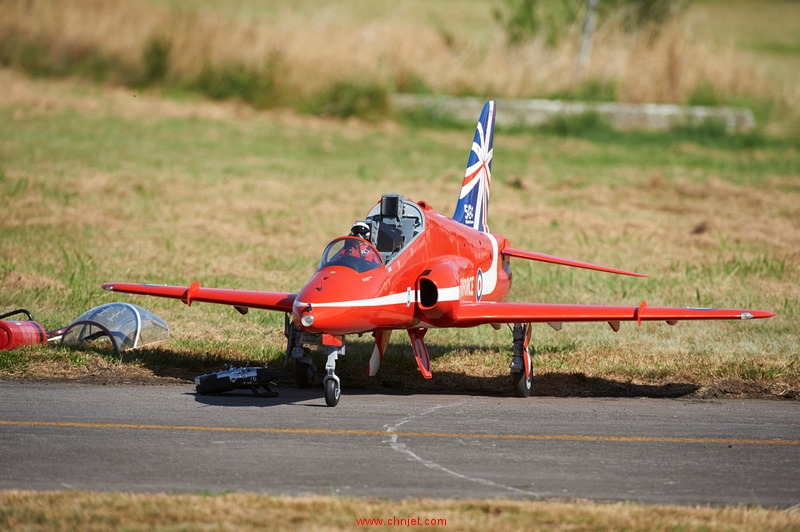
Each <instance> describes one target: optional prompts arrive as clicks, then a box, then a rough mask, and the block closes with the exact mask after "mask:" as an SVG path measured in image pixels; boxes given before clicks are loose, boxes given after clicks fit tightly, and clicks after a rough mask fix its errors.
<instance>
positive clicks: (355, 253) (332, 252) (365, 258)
mask: <svg viewBox="0 0 800 532" xmlns="http://www.w3.org/2000/svg"><path fill="white" fill-rule="evenodd" d="M328 266H342V267H344V268H350V269H351V270H355V271H357V272H358V273H364V272H368V271H369V270H372V269H375V268H378V267H380V266H383V257H381V254H380V253H378V250H377V249H375V246H373V245H372V244H371V243H370V242H367V241H366V240H364V239H363V238H358V237H354V236H344V237H341V238H337V239H336V240H334V241H333V242H331V243H330V244H328V247H326V248H325V251H324V252H323V254H322V260H321V261H320V263H319V267H320V268H325V267H328Z"/></svg>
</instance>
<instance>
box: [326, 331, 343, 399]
mask: <svg viewBox="0 0 800 532" xmlns="http://www.w3.org/2000/svg"><path fill="white" fill-rule="evenodd" d="M337 343H338V344H339V345H326V346H325V352H326V353H327V354H328V361H327V362H326V363H325V371H326V373H327V375H326V376H325V378H324V379H323V380H322V385H323V386H324V387H325V404H326V405H328V406H336V405H338V404H339V397H340V396H341V395H342V386H341V383H340V382H339V377H338V376H337V375H336V373H335V371H336V360H337V359H338V358H339V355H344V341H341V342H337Z"/></svg>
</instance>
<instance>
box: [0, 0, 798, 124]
mask: <svg viewBox="0 0 800 532" xmlns="http://www.w3.org/2000/svg"><path fill="white" fill-rule="evenodd" d="M179 5H181V4H179ZM484 8H485V14H484V15H483V17H484V18H485V22H486V23H485V24H484V25H483V26H484V28H488V29H484V30H482V31H475V29H474V27H473V26H472V25H470V24H467V23H466V22H465V21H466V19H463V20H462V19H460V18H459V17H460V16H463V15H459V12H458V11H453V13H452V18H450V19H447V20H446V21H442V20H440V19H439V18H438V17H434V16H433V15H431V19H432V21H425V20H424V19H422V18H419V17H417V18H413V17H404V16H397V15H395V16H392V14H391V11H390V10H389V9H388V8H387V10H386V13H385V16H383V15H380V16H378V15H376V16H372V17H371V18H370V17H361V16H356V15H355V14H354V12H352V11H347V10H346V9H341V10H331V9H324V8H323V7H319V8H317V9H315V10H310V9H308V8H306V9H304V10H302V11H301V8H295V9H294V10H292V9H289V8H285V9H280V10H276V11H275V12H274V13H270V15H269V16H265V15H263V14H260V15H259V14H255V15H249V16H233V15H227V16H226V15H225V14H224V11H222V9H220V11H219V12H213V11H208V10H201V9H199V8H189V7H183V8H172V9H170V8H167V7H163V6H154V5H152V4H150V3H146V2H144V0H132V1H129V2H116V1H112V0H89V1H86V0H62V1H59V2H50V1H46V0H30V1H28V2H2V3H0V63H2V64H4V65H13V66H15V67H17V68H22V69H24V70H26V71H28V72H30V73H33V74H37V75H67V74H77V75H82V76H87V77H91V78H93V79H97V80H109V81H111V82H116V83H123V84H129V85H147V84H169V85H179V86H184V87H187V88H194V89H198V90H200V91H202V92H204V93H206V94H208V95H209V96H211V97H216V98H228V97H232V98H241V99H244V100H246V101H249V102H251V103H253V104H255V105H257V106H261V107H266V106H276V105H280V106H292V107H296V108H299V109H304V110H311V111H316V112H324V110H325V109H328V110H330V109H331V106H332V107H333V108H335V109H337V112H338V110H341V109H347V108H348V104H347V101H344V102H343V101H341V100H340V99H341V98H348V97H350V96H348V92H347V90H345V91H342V87H345V88H347V89H348V90H351V89H353V88H356V89H359V90H361V91H363V93H364V94H365V95H366V96H364V97H363V98H361V99H362V100H365V101H367V103H368V104H369V105H368V109H367V111H366V114H370V113H374V112H375V111H376V110H377V111H378V112H379V113H381V112H385V111H386V109H383V108H382V106H383V103H382V102H383V101H384V99H383V98H382V97H381V96H378V97H377V98H376V97H375V96H374V95H375V93H376V87H379V88H380V90H379V91H378V92H379V93H381V92H382V93H389V92H391V91H395V90H400V91H422V92H428V91H434V92H441V93H448V94H456V95H459V94H479V95H484V96H492V97H541V96H548V95H559V94H571V93H576V92H580V83H582V82H583V81H584V80H589V83H590V84H593V85H590V86H593V87H605V88H609V87H610V88H612V90H604V91H602V92H603V93H604V94H606V95H608V96H610V97H612V98H617V99H619V100H621V101H628V102H670V103H684V102H693V101H697V99H698V98H700V97H702V98H705V99H706V100H707V101H713V102H719V103H726V102H729V101H736V100H737V99H747V98H750V99H756V100H770V101H773V100H774V101H779V102H782V103H781V104H780V105H779V106H778V107H779V108H781V109H783V110H784V111H785V110H786V109H790V110H791V109H797V108H798V107H800V106H799V105H797V104H798V102H800V93H798V90H797V88H796V87H797V85H798V83H797V80H796V77H794V78H792V79H790V80H788V81H787V82H786V83H785V84H783V85H780V84H779V85H777V86H776V85H775V84H774V83H770V82H769V80H767V79H766V77H765V76H764V75H762V73H761V72H760V70H759V68H758V66H757V65H756V63H755V61H754V60H753V59H752V58H750V57H748V56H745V55H743V53H742V52H739V51H737V49H736V48H735V47H734V46H733V45H730V46H726V47H723V48H721V49H720V48H719V47H715V46H712V45H711V44H709V43H708V42H704V41H703V40H702V39H701V38H700V37H699V35H701V34H702V31H701V30H702V28H701V27H699V23H698V22H697V20H696V17H693V16H692V12H691V10H690V11H689V12H688V14H687V15H686V16H683V17H677V18H674V19H672V20H670V21H669V22H668V23H667V24H666V25H665V26H664V27H662V28H661V29H660V31H658V32H654V31H651V29H648V28H647V27H645V28H644V29H640V30H637V31H629V30H627V29H626V28H625V23H624V18H623V17H614V16H609V17H606V18H605V19H604V22H603V23H602V24H601V25H600V26H599V27H598V29H597V32H596V35H595V39H594V44H593V48H592V58H591V62H590V64H589V66H588V69H587V71H586V73H585V77H584V78H582V79H577V78H576V75H575V63H576V57H577V48H578V43H579V37H578V34H579V27H578V26H579V24H577V23H576V24H574V25H573V26H572V27H570V28H568V30H567V37H566V38H563V39H561V40H559V42H558V43H552V42H550V43H549V42H548V39H547V38H546V37H544V36H542V37H537V38H534V39H532V40H530V41H527V42H525V43H522V44H519V45H515V46H509V44H508V42H507V39H506V35H505V32H504V30H503V28H502V27H501V26H500V25H499V24H498V23H496V22H493V19H492V16H491V8H492V4H491V3H490V2H487V3H486V5H485V6H479V7H473V8H472V9H473V10H474V9H484ZM478 16H481V15H480V12H478ZM133 21H135V23H134V22H133ZM462 23H463V24H462ZM462 26H464V28H462ZM370 95H372V96H370ZM373 102H374V103H373ZM352 112H362V111H361V108H360V107H358V106H355V107H354V108H352ZM783 114H785V113H783Z"/></svg>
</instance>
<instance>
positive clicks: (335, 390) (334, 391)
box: [325, 379, 341, 406]
mask: <svg viewBox="0 0 800 532" xmlns="http://www.w3.org/2000/svg"><path fill="white" fill-rule="evenodd" d="M340 395H341V390H339V383H338V382H336V380H335V379H328V380H326V381H325V404H326V405H328V406H336V405H338V404H339V396H340Z"/></svg>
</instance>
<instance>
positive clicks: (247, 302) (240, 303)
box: [103, 282, 297, 314]
mask: <svg viewBox="0 0 800 532" xmlns="http://www.w3.org/2000/svg"><path fill="white" fill-rule="evenodd" d="M103 288H104V289H106V290H110V291H112V292H124V293H126V294H139V295H145V296H155V297H167V298H172V299H180V300H181V301H183V302H184V303H186V304H187V305H191V304H192V303H193V302H195V301H202V302H203V303H218V304H220V305H231V306H233V307H236V310H238V311H239V312H241V313H242V314H244V313H246V312H247V309H249V308H256V309H263V310H277V311H281V312H291V311H292V305H293V304H294V299H295V297H297V294H289V293H286V292H260V291H258V290H231V289H226V288H201V287H200V283H197V282H195V283H193V284H192V285H191V286H168V285H158V284H135V283H106V284H104V285H103Z"/></svg>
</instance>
